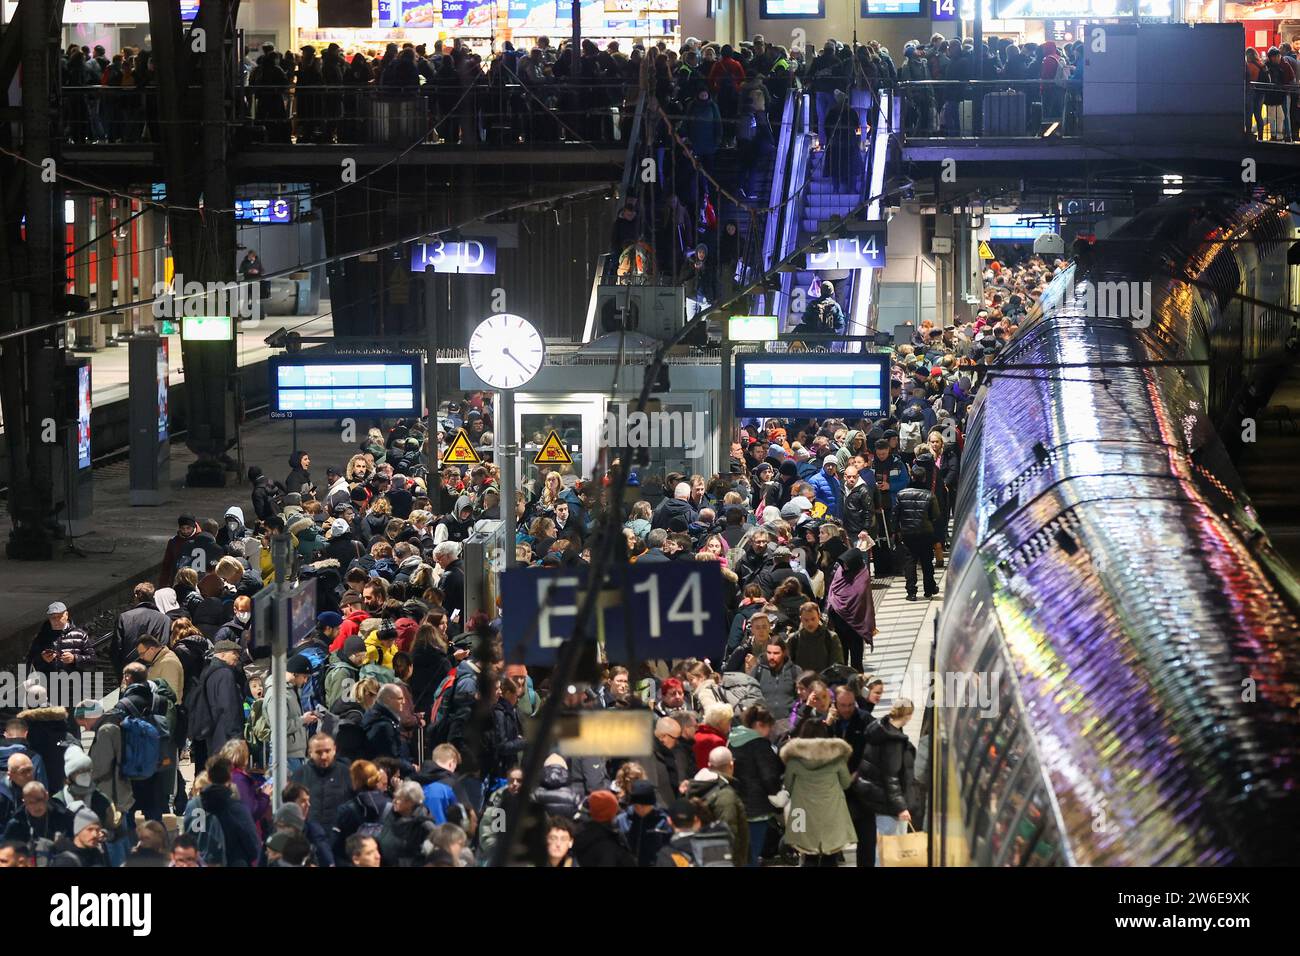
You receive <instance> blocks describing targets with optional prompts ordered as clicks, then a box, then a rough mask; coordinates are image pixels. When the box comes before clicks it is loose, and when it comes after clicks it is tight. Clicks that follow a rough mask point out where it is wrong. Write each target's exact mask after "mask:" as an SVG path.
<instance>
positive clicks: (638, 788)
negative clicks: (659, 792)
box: [628, 780, 655, 806]
mask: <svg viewBox="0 0 1300 956" xmlns="http://www.w3.org/2000/svg"><path fill="white" fill-rule="evenodd" d="M628 802H630V803H641V804H645V805H647V806H654V802H655V785H654V784H653V783H651V782H650V781H649V780H637V781H636V782H634V783H633V784H632V792H631V793H630V794H629V795H628Z"/></svg>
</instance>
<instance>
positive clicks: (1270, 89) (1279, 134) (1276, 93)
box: [1243, 83, 1300, 143]
mask: <svg viewBox="0 0 1300 956" xmlns="http://www.w3.org/2000/svg"><path fill="white" fill-rule="evenodd" d="M1243 100H1244V105H1243V116H1244V123H1243V125H1244V128H1245V131H1246V134H1247V135H1249V136H1253V137H1255V138H1256V139H1259V140H1263V141H1265V142H1271V143H1294V142H1296V140H1297V139H1298V138H1300V125H1297V124H1296V123H1295V122H1294V118H1293V116H1292V111H1293V110H1294V109H1295V108H1296V107H1297V106H1298V105H1300V84H1297V85H1293V86H1287V85H1286V84H1284V83H1246V84H1245V86H1244V87H1243Z"/></svg>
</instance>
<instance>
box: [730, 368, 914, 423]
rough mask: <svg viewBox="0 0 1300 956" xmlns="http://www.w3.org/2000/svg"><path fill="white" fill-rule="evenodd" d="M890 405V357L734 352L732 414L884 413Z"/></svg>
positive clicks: (762, 415) (817, 416)
mask: <svg viewBox="0 0 1300 956" xmlns="http://www.w3.org/2000/svg"><path fill="white" fill-rule="evenodd" d="M888 405H889V356H887V355H862V354H852V355H847V354H827V355H815V356H812V355H808V354H801V353H795V354H786V355H738V356H737V357H736V414H738V415H757V416H759V417H763V418H767V417H772V416H778V415H779V416H786V415H799V416H802V415H807V416H809V417H814V418H820V417H822V416H823V415H845V416H848V415H852V416H854V417H857V416H866V417H874V416H876V415H883V414H884V413H885V410H886V408H887V407H888Z"/></svg>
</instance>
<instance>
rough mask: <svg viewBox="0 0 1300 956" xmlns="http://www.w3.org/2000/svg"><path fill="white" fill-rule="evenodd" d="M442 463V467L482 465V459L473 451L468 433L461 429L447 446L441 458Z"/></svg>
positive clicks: (472, 444)
mask: <svg viewBox="0 0 1300 956" xmlns="http://www.w3.org/2000/svg"><path fill="white" fill-rule="evenodd" d="M442 463H443V464H444V465H479V464H482V463H483V459H482V458H480V457H479V456H478V452H476V451H475V450H474V443H473V442H471V441H470V440H469V433H468V432H466V431H465V429H463V428H462V429H460V431H458V432H456V437H455V438H453V439H452V440H451V444H450V445H448V446H447V451H446V453H445V454H444V455H443V456H442Z"/></svg>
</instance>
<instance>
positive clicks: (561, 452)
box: [533, 428, 573, 465]
mask: <svg viewBox="0 0 1300 956" xmlns="http://www.w3.org/2000/svg"><path fill="white" fill-rule="evenodd" d="M533 464H534V465H572V464H573V456H572V455H570V454H569V450H568V449H567V448H565V447H564V442H562V441H560V435H559V432H557V431H556V430H555V429H554V428H552V429H551V433H550V434H549V435H547V436H546V441H544V442H542V447H541V449H540V450H539V451H538V452H537V457H536V458H534V459H533Z"/></svg>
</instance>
